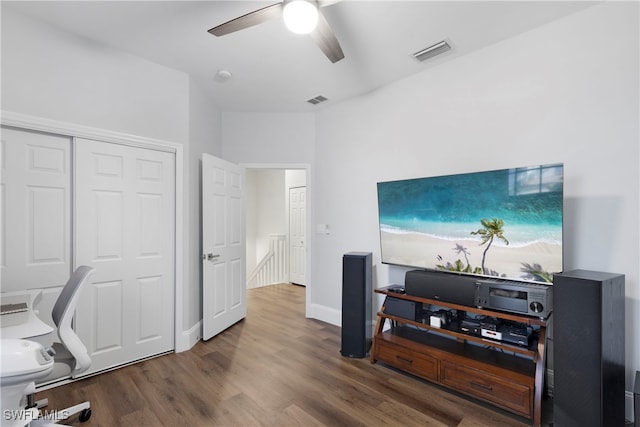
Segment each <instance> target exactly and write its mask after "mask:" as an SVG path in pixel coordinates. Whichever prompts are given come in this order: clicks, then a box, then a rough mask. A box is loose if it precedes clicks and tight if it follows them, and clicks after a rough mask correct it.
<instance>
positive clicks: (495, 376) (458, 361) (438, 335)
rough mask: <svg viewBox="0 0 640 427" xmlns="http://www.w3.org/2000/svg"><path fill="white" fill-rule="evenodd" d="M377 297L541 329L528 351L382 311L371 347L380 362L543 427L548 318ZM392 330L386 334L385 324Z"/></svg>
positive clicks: (398, 295) (385, 292)
mask: <svg viewBox="0 0 640 427" xmlns="http://www.w3.org/2000/svg"><path fill="white" fill-rule="evenodd" d="M375 292H376V293H379V294H383V295H387V296H390V297H393V298H398V299H402V300H408V301H413V302H416V303H421V304H422V305H423V306H424V307H442V308H445V309H450V310H456V311H458V312H465V313H474V314H476V315H480V316H488V317H492V318H497V319H503V320H506V321H511V322H516V323H520V324H525V325H528V326H532V327H535V328H536V329H537V330H538V333H537V334H536V337H535V338H534V339H533V340H532V342H531V344H530V345H529V346H528V347H524V346H518V345H512V344H509V343H506V342H503V341H496V340H492V339H487V338H483V337H481V336H475V335H469V334H466V333H462V332H459V331H457V330H454V329H453V328H452V329H446V328H437V327H432V326H430V325H429V324H425V323H421V322H418V321H415V320H411V319H406V318H403V317H398V316H394V315H391V314H387V313H385V308H384V306H383V307H382V309H381V310H380V312H378V321H377V323H376V329H375V331H374V336H373V345H372V348H371V363H376V361H378V360H379V361H381V362H384V363H386V364H388V365H391V366H393V367H396V368H398V369H401V370H403V371H406V372H408V373H410V374H413V375H416V376H418V377H420V378H423V379H426V380H429V381H433V382H435V383H437V384H439V385H442V386H445V387H448V388H450V389H453V390H456V391H458V392H460V393H463V394H467V395H469V396H472V397H474V398H477V399H480V400H482V401H485V402H488V403H490V404H492V405H495V406H497V407H500V408H502V409H505V410H507V411H511V412H513V413H515V414H517V415H520V416H522V417H525V418H528V419H530V420H532V421H533V425H534V426H536V427H539V426H540V423H541V407H542V389H543V383H544V369H545V344H546V326H547V322H546V320H543V319H540V318H537V317H529V316H519V315H514V314H509V313H503V312H497V311H493V310H484V309H478V308H476V307H467V306H462V305H458V304H451V303H447V302H442V301H438V300H431V299H427V298H421V297H416V296H411V295H406V294H402V293H397V292H391V291H389V288H388V287H387V288H380V289H376V290H375ZM387 320H389V321H390V324H391V325H390V326H391V327H390V329H387V330H384V326H385V323H386V321H387Z"/></svg>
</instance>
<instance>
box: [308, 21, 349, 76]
mask: <svg viewBox="0 0 640 427" xmlns="http://www.w3.org/2000/svg"><path fill="white" fill-rule="evenodd" d="M318 12H319V11H318ZM311 37H312V38H313V40H314V41H315V42H316V44H317V45H318V47H319V48H320V49H321V50H322V52H324V54H325V55H326V56H327V58H329V61H331V62H332V63H334V64H335V63H336V62H338V61H340V60H341V59H343V58H344V53H343V52H342V48H341V47H340V43H338V39H337V38H336V35H335V34H334V33H333V30H332V29H331V27H330V26H329V23H328V22H327V20H326V19H325V17H324V15H323V14H322V13H321V12H319V13H318V26H317V27H316V29H315V30H314V31H313V32H312V33H311Z"/></svg>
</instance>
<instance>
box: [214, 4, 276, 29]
mask: <svg viewBox="0 0 640 427" xmlns="http://www.w3.org/2000/svg"><path fill="white" fill-rule="evenodd" d="M283 4H284V2H280V3H276V4H272V5H271V6H266V7H263V8H262V9H258V10H255V11H253V12H249V13H247V14H246V15H242V16H240V17H238V18H235V19H232V20H231V21H228V22H225V23H224V24H220V25H218V26H217V27H213V28H212V29H210V30H209V31H208V32H209V33H211V34H213V35H214V36H218V37H220V36H224V35H225V34H229V33H234V32H236V31H240V30H244V29H245V28H249V27H253V26H254V25H258V24H262V23H263V22H267V21H270V20H272V19H276V18H280V17H281V16H282V9H283V7H282V6H283Z"/></svg>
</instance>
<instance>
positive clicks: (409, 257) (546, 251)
mask: <svg viewBox="0 0 640 427" xmlns="http://www.w3.org/2000/svg"><path fill="white" fill-rule="evenodd" d="M380 242H381V245H382V248H383V250H382V252H383V253H384V254H393V255H394V256H393V257H387V258H385V259H384V261H385V262H388V263H392V264H401V265H408V266H420V267H425V268H433V269H435V268H436V265H438V264H442V265H446V263H447V262H450V263H452V264H453V263H454V262H455V261H456V260H457V259H460V260H461V261H462V262H463V264H464V265H465V266H466V263H467V261H466V259H465V257H464V254H463V253H462V252H460V253H458V251H457V250H456V245H462V246H463V247H464V248H466V252H467V258H468V259H469V263H470V264H471V266H472V267H480V266H481V265H482V252H483V251H484V250H485V248H486V244H485V245H482V246H481V245H480V241H479V240H473V239H458V240H444V239H438V238H436V237H433V236H428V235H425V234H419V233H405V234H399V233H389V232H385V231H382V232H381V234H380ZM561 251H562V247H561V246H559V245H552V244H547V243H534V244H531V245H528V246H522V247H515V246H498V245H497V244H495V243H494V244H492V245H491V248H489V251H488V252H487V256H486V259H485V267H486V268H488V269H491V270H495V271H497V272H498V273H500V275H506V276H507V277H511V278H520V277H523V276H524V273H523V272H521V271H520V267H521V266H522V263H529V264H540V265H541V266H542V267H543V269H544V270H545V271H548V272H560V271H562V265H561V258H562V257H561ZM439 256H440V257H441V259H438V257H439ZM509 268H511V270H509Z"/></svg>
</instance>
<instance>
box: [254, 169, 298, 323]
mask: <svg viewBox="0 0 640 427" xmlns="http://www.w3.org/2000/svg"><path fill="white" fill-rule="evenodd" d="M243 166H244V167H245V169H246V241H247V242H246V247H247V256H246V259H247V263H246V264H247V271H246V273H247V289H251V288H256V287H261V286H266V285H269V284H273V283H296V284H300V285H304V286H305V287H306V293H307V298H306V300H307V312H308V311H309V310H308V302H309V300H310V298H309V292H310V286H309V284H310V277H309V276H310V269H309V263H310V250H309V249H310V248H309V244H310V242H309V239H308V236H309V224H310V220H309V209H308V204H309V199H310V188H309V182H310V179H309V166H308V165H243ZM301 192H303V194H304V195H303V196H302V197H303V201H301V200H300V195H301ZM292 194H293V195H294V197H295V198H296V200H295V201H294V203H293V206H292V204H291V200H292V199H291V197H292V196H291V195H292ZM292 233H293V234H295V241H293V242H292V240H291V236H292ZM292 243H295V244H294V245H293V246H294V247H293V248H292V247H291V246H292ZM283 258H284V260H283ZM292 267H294V271H293V275H292V272H291V269H292Z"/></svg>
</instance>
